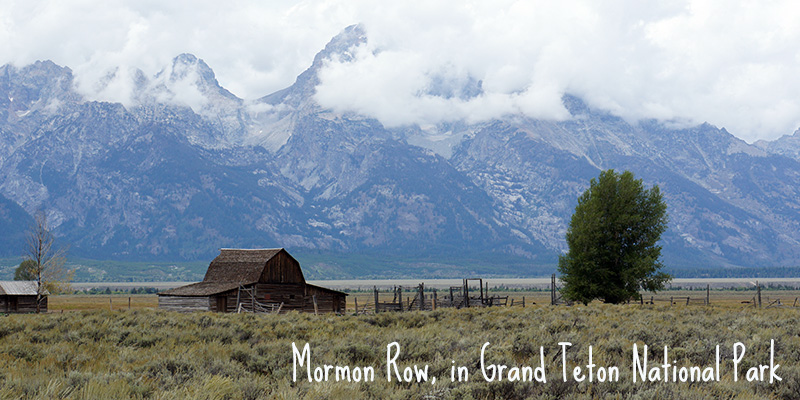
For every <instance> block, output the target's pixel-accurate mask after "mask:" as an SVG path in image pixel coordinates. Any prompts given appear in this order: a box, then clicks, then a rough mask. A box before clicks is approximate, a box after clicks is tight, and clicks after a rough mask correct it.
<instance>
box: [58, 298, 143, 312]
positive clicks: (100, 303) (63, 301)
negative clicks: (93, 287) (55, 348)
mask: <svg viewBox="0 0 800 400" xmlns="http://www.w3.org/2000/svg"><path fill="white" fill-rule="evenodd" d="M129 299H130V302H129ZM47 301H48V304H47V308H48V310H49V311H50V312H62V311H90V310H128V309H129V307H128V305H129V304H130V309H132V310H141V309H146V308H156V307H158V296H157V295H154V294H132V295H109V296H103V295H85V294H76V295H58V296H50V297H49V298H48V300H47Z"/></svg>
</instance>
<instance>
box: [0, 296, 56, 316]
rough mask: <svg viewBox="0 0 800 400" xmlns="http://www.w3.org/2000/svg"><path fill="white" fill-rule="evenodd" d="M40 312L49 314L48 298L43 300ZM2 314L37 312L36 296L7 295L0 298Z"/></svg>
mask: <svg viewBox="0 0 800 400" xmlns="http://www.w3.org/2000/svg"><path fill="white" fill-rule="evenodd" d="M39 311H40V312H47V297H45V298H43V299H42V302H41V305H40V306H39ZM0 312H3V313H32V312H36V296H35V295H30V296H24V295H5V296H0Z"/></svg>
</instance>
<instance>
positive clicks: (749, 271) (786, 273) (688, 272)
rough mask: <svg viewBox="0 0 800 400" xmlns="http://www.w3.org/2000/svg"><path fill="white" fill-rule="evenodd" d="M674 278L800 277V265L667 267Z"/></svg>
mask: <svg viewBox="0 0 800 400" xmlns="http://www.w3.org/2000/svg"><path fill="white" fill-rule="evenodd" d="M666 272H667V273H668V274H670V275H672V277H673V278H690V279H691V278H800V267H764V268H752V267H751V268H693V269H667V271H666Z"/></svg>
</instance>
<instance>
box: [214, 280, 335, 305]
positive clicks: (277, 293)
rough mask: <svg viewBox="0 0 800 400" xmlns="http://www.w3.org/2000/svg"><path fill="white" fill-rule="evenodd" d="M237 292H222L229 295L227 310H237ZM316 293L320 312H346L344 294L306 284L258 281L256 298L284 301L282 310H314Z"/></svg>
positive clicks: (271, 301)
mask: <svg viewBox="0 0 800 400" xmlns="http://www.w3.org/2000/svg"><path fill="white" fill-rule="evenodd" d="M251 287H252V285H248V286H247V288H251ZM237 294H238V290H232V291H229V292H226V293H224V294H221V296H225V297H227V299H226V305H227V308H226V311H227V312H236V311H237V310H236V308H237V303H236V300H237V298H236V297H237ZM315 295H316V296H317V310H318V312H344V310H345V302H346V297H345V295H344V294H340V293H336V292H332V291H327V290H321V289H318V288H315V287H313V286H308V285H305V284H269V283H258V284H256V291H255V297H256V299H255V300H256V301H257V302H259V303H283V308H282V309H281V310H282V312H286V311H292V310H296V311H302V312H314V297H313V296H315ZM241 296H247V294H246V293H245V292H242V294H241ZM241 300H244V299H241ZM216 304H217V302H216V300H215V299H214V298H213V297H212V300H211V307H212V308H211V309H212V311H218V310H217V309H216Z"/></svg>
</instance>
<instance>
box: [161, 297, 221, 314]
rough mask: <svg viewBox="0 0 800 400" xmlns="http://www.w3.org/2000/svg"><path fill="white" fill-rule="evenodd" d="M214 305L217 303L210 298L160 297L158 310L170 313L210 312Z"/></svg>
mask: <svg viewBox="0 0 800 400" xmlns="http://www.w3.org/2000/svg"><path fill="white" fill-rule="evenodd" d="M212 303H215V302H214V301H213V299H210V298H208V297H190V296H158V308H161V309H164V310H169V311H180V312H191V311H210V310H211V304H212ZM214 305H215V306H216V304H214Z"/></svg>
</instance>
